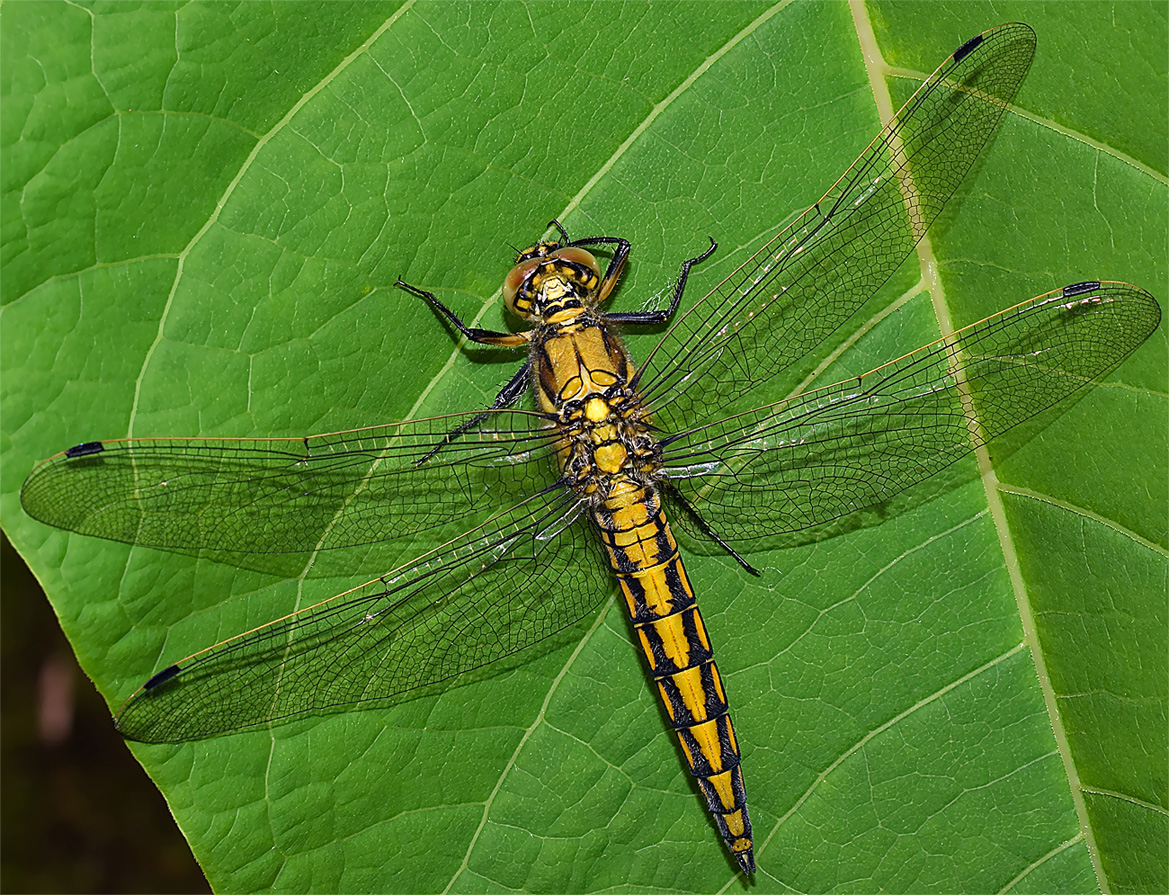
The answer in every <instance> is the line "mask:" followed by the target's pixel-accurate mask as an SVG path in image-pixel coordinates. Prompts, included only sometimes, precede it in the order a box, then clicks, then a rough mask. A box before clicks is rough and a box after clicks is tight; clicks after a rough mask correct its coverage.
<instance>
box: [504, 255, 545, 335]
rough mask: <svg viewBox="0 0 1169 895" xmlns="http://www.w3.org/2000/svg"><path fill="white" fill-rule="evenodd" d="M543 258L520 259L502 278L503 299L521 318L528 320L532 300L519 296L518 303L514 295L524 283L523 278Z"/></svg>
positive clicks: (527, 275)
mask: <svg viewBox="0 0 1169 895" xmlns="http://www.w3.org/2000/svg"><path fill="white" fill-rule="evenodd" d="M545 260H546V259H544V258H529V259H527V260H526V261H521V262H520V263H519V264H517V265H516V266H515V267H513V268H512V269H511V270H509V271H508V272H507V276H506V277H504V278H503V301H504V304H506V305H507V309H508V310H509V311H511V312H512V313H513V314H515V315H516V316H517V317H519V318H520V319H522V320H530V319H531V317H532V302H531V301H530V300H529V299H526V298H521V300H520V303H519V304H518V305H517V304H516V295H517V294H518V293H519V291H520V287H521V286H522V285H523V284H524V280H526V279H527V278H528V277H530V276H531V275H532V271H534V270H535V269H536V268H537V267H539V266H540V265H541V264H543V263H544V261H545Z"/></svg>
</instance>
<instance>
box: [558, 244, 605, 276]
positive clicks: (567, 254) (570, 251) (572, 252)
mask: <svg viewBox="0 0 1169 895" xmlns="http://www.w3.org/2000/svg"><path fill="white" fill-rule="evenodd" d="M552 257H554V258H563V259H564V260H565V261H572V262H574V263H576V264H583V265H584V266H585V267H587V268H588V269H589V270H591V271H592V272H593V273H595V274H596V275H597V277H598V278H600V276H601V265H599V264H598V263H597V259H596V258H594V257H593V255H592V252H586V251H585V250H584V249H581V248H578V247H576V246H567V247H566V248H563V249H557V250H556V251H555V252H553V253H552Z"/></svg>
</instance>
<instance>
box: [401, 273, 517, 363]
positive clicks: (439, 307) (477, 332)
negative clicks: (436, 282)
mask: <svg viewBox="0 0 1169 895" xmlns="http://www.w3.org/2000/svg"><path fill="white" fill-rule="evenodd" d="M394 285H395V286H398V287H399V288H401V289H405V290H406V291H407V292H409V293H410V294H411V295H416V296H418V297H419V298H421V299H423V300H425V301H426V303H427V304H429V305H430V306H431V307H432V308H434V310H436V311H438V312H439V313H440V314H442V315H443V316H444V317H445V318H446V319H447V320H449V321H450V322H451V323H453V324H454V325H455V328H456V329H457V330H458V331H459V332H461V333H462V334H463V335H464V336H466V337H467V338H468V339H470V340H471V341H472V342H478V343H479V344H481V345H500V346H503V347H504V348H519V347H521V346H523V345H526V344H527V343H528V339H529V336H528V334H527V333H500V332H496V331H495V330H492V329H480V328H479V327H477V326H467V324H465V323H463V321H462V320H460V319H459V315H458V314H456V313H455V312H454V311H452V310H451V309H450V308H448V307H447V306H446V305H444V304H443V303H442V302H441V301H439V300H438V298H436V297H435V295H434V293H433V292H427V291H426V290H425V289H419V288H418V287H417V286H411V285H410V284H409V283H407V282H405V281H404V280H403V279H402V278H401V277H398V281H397V282H396V283H395V284H394Z"/></svg>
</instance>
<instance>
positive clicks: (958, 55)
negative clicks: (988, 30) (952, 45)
mask: <svg viewBox="0 0 1169 895" xmlns="http://www.w3.org/2000/svg"><path fill="white" fill-rule="evenodd" d="M980 43H982V35H981V34H979V35H978V36H976V37H972V38H970V40H968V41H966V43H964V44H962V46H960V47H958V49H956V50H955V51H954V61H955V62H961V61H962V60H963V59H965V58H966V57H967V56H969V55H970V54H971V53H972V52H973V51H974V48H975V47H977V46H978V45H979V44H980Z"/></svg>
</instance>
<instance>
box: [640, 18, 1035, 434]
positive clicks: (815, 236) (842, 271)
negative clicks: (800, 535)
mask: <svg viewBox="0 0 1169 895" xmlns="http://www.w3.org/2000/svg"><path fill="white" fill-rule="evenodd" d="M1034 51H1035V34H1034V32H1033V31H1032V30H1031V29H1030V28H1028V27H1027V26H1026V25H1021V24H1010V25H1003V26H1000V27H998V28H995V29H993V30H991V31H988V32H986V33H985V34H983V35H981V36H980V37H978V38H975V39H974V40H972V41H969V42H968V43H967V44H965V45H964V46H963V47H962V48H961V49H959V50H958V51H957V52H956V53H954V55H953V56H951V57H950V58H949V59H948V60H946V61H945V62H944V63H942V65H941V66H940V67H939V68H938V70H937V71H935V72H934V73H933V75H932V76H931V77H930V78H929V79H928V80H927V81H926V82H925V83H924V84H922V86H921V87H920V88H919V89H918V91H917V92H916V93H915V94H914V95H913V97H912V98H911V99H910V100H909V102H907V103H906V104H905V106H904V107H903V108H902V109H901V111H899V112H898V113H897V115H896V116H895V117H894V118H893V119H892V120H891V121H890V122H889V124H888V125H887V126H886V127H885V128H884V130H882V131H881V133H880V134H879V135H878V136H877V138H876V139H875V140H874V141H873V142H872V143H871V144H870V145H869V147H868V148H867V149H866V150H865V151H864V153H862V154H861V156H860V158H858V159H857V160H856V162H854V163H853V165H852V167H850V168H849V169H848V171H847V172H845V174H844V175H843V176H842V177H841V178H840V179H839V180H838V181H837V182H836V184H835V185H833V187H832V188H831V189H830V190H829V191H828V192H827V193H826V194H825V195H824V197H823V198H822V199H821V200H820V201H819V202H817V203H816V204H815V205H813V206H812V207H811V208H809V209H808V210H807V211H806V212H804V213H803V215H801V216H800V217H799V218H797V219H796V221H795V222H794V223H793V224H791V225H790V226H789V227H787V228H786V229H784V230H783V231H782V232H780V233H779V234H778V235H777V236H775V237H774V238H772V239H771V240H769V241H768V243H767V244H766V245H764V246H763V248H761V249H760V250H758V251H757V252H756V253H755V254H754V255H753V256H752V257H751V258H750V259H749V260H748V261H747V262H746V263H745V264H744V265H743V266H742V267H740V268H739V269H738V270H737V271H736V272H735V273H734V274H732V275H731V276H730V277H728V278H727V279H726V280H725V281H724V282H723V283H721V284H720V285H719V286H717V287H716V288H715V289H714V290H713V291H712V292H711V293H710V294H708V295H707V296H705V297H704V298H703V299H701V300H700V301H699V302H698V303H697V304H696V305H694V307H692V308H691V309H690V310H689V311H687V312H686V313H685V314H684V315H683V316H682V317H681V318H679V319H678V320H677V322H676V323H675V324H674V326H673V327H672V328H671V329H670V331H669V332H668V333H667V334H666V335H665V336H664V337H663V339H662V341H661V343H659V345H658V347H657V348H656V349H655V350H654V353H653V354H652V355H651V356H650V357H649V358H648V360H647V363H646V366H645V368H644V370H643V373H644V375H643V376H642V377H641V380H642V388H643V395H644V399H645V403H646V405H647V406H648V407H649V408H650V409H651V410H652V412H653V417H654V420H655V422H656V423H657V424H658V425H659V426H661V427H662V428H663V429H664V430H665V431H675V432H677V431H681V430H683V429H685V428H688V427H690V426H693V425H694V424H695V423H697V422H700V421H702V420H704V419H710V418H711V416H712V413H714V412H718V411H720V410H721V411H722V412H725V411H726V410H727V409H728V408H734V407H735V403H736V402H737V401H738V400H739V399H741V398H744V397H745V396H747V394H748V393H749V392H752V391H753V390H756V389H758V388H760V387H761V386H764V384H766V383H770V382H772V381H773V380H774V378H775V377H776V374H777V373H779V372H780V371H783V370H785V369H787V368H788V367H789V366H791V365H792V364H793V363H795V362H797V361H799V360H801V359H804V358H806V357H808V356H810V355H812V353H813V352H814V351H815V350H816V349H817V347H818V346H819V345H820V344H821V343H822V342H823V341H824V339H825V338H827V337H828V336H829V335H830V334H831V333H833V332H834V331H835V330H836V329H837V328H839V327H840V326H841V325H842V324H843V323H844V322H845V321H846V320H847V319H848V318H849V317H850V316H852V314H853V313H854V312H855V311H856V310H857V309H858V308H860V306H861V305H862V304H863V303H864V302H865V301H866V300H867V299H868V298H869V297H870V296H871V295H872V294H873V293H874V292H875V291H876V290H877V289H878V288H879V287H880V286H881V285H882V284H884V283H885V282H886V281H887V280H888V279H889V277H890V276H891V275H892V274H893V272H894V271H895V270H896V269H897V267H898V266H899V265H900V264H901V263H902V262H903V261H904V260H905V258H906V257H907V256H908V255H909V254H910V252H912V251H913V248H914V246H915V245H916V244H917V242H918V241H919V240H920V239H921V238H922V236H923V235H924V234H925V231H926V228H928V227H929V226H930V224H931V223H933V221H934V220H935V219H936V218H937V216H938V214H939V213H940V212H941V210H942V207H943V206H944V205H945V204H946V201H947V200H948V199H949V198H950V196H951V195H952V194H953V193H954V190H955V189H957V187H958V184H959V183H960V182H961V181H962V179H963V178H964V177H965V176H966V172H967V171H968V170H969V169H970V167H971V165H972V164H973V163H974V161H975V159H976V158H977V157H978V155H979V153H980V152H981V151H982V147H983V146H984V145H985V144H986V142H987V140H988V139H989V137H990V135H991V133H992V131H993V130H994V128H995V126H996V125H997V124H998V121H999V119H1000V118H1001V117H1002V114H1003V111H1004V110H1005V109H1006V107H1007V106H1008V105H1009V104H1010V102H1011V100H1012V99H1013V97H1014V95H1015V91H1016V90H1017V89H1018V86H1019V83H1020V82H1021V81H1022V79H1023V77H1024V75H1025V74H1026V73H1027V69H1028V67H1029V66H1030V64H1031V58H1032V56H1033V55H1034ZM777 387H778V386H777V385H773V386H772V388H771V390H770V391H771V393H770V394H766V393H765V394H756V395H755V396H754V400H753V401H752V404H753V405H758V404H759V403H762V402H764V401H774V400H776V398H778V397H780V396H781V394H782V392H780V393H776V392H775V388H777ZM742 409H745V408H742Z"/></svg>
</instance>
